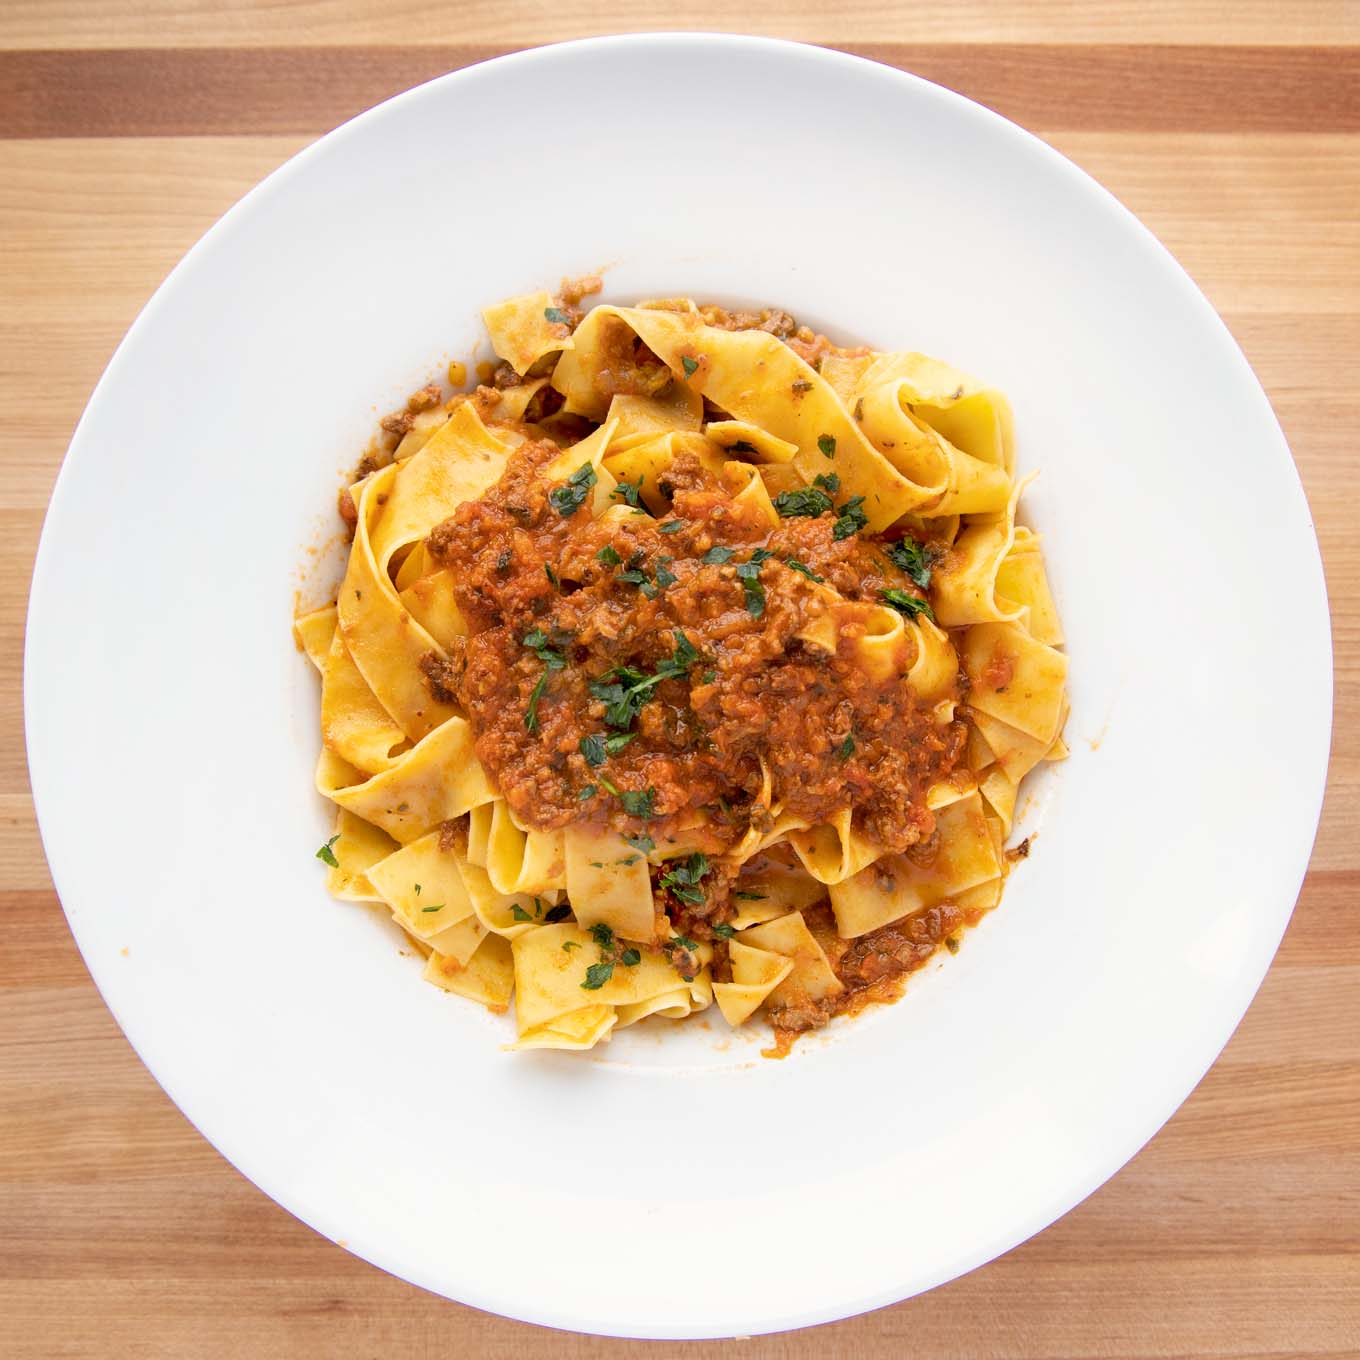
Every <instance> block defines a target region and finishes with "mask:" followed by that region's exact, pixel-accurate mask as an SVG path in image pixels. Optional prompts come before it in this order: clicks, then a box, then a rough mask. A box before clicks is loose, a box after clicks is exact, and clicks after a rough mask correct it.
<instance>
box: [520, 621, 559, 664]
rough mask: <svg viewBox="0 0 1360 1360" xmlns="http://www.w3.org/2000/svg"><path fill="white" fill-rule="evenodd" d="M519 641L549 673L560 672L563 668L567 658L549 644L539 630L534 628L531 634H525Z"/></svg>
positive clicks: (546, 636) (546, 637)
mask: <svg viewBox="0 0 1360 1360" xmlns="http://www.w3.org/2000/svg"><path fill="white" fill-rule="evenodd" d="M520 641H521V642H522V643H523V644H524V646H526V647H527V648H528V649H529V650H530V651H531V652H533V654H534V655H535V656H536V657H537V658H538V659H539V660H540V661H541V662H542V663H543V664H544V665H545V666H546V667H547V668H548V669H549V670H550V671H560V670H562V669H564V668H565V666H566V664H567V658H566V657H565V656H563V655H562V653H561V652H560V651H558V650H557V648H556V647H554V646H553V645H552V643H551V642H549V640H548V635H547V634H546V633H545V632H544V631H543V630H542V629H541V628H535V629H534V630H533V631H532V632H529V633H525V635H524V636H523V637H522V638H521V639H520Z"/></svg>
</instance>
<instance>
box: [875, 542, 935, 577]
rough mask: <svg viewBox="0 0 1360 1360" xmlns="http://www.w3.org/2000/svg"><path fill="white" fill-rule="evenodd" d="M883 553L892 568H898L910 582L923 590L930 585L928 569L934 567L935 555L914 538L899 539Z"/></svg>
mask: <svg viewBox="0 0 1360 1360" xmlns="http://www.w3.org/2000/svg"><path fill="white" fill-rule="evenodd" d="M884 551H885V552H886V553H887V554H888V559H889V561H891V562H892V564H893V566H895V567H898V568H900V569H901V570H902V571H904V572H906V574H907V575H908V576H909V577H910V578H911V580H912V582H913V583H914V584H916V585H918V586H920V587H921V589H922V590H924V589H925V588H926V587H927V586H928V585H929V584H930V569H931V568H932V567H933V566H934V565H935V553H934V552H933V551H932V550H931V549H930V548H927V547H925V546H924V545H923V544H921V543H918V542H917V541H916V540H915V539H914V538H899V539H898V540H897V542H896V543H889V544H888V545H887V547H886V548H885V549H884Z"/></svg>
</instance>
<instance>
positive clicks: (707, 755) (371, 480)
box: [295, 280, 1067, 1054]
mask: <svg viewBox="0 0 1360 1360" xmlns="http://www.w3.org/2000/svg"><path fill="white" fill-rule="evenodd" d="M597 288H598V281H595V280H587V281H584V282H582V283H576V284H568V283H564V284H563V287H562V289H561V290H560V292H559V293H558V294H556V295H554V294H549V293H548V292H546V291H545V292H540V293H534V294H530V295H527V296H524V297H516V298H511V299H508V300H507V301H505V302H502V303H500V304H498V305H496V306H494V307H490V308H488V309H487V310H486V312H485V313H484V319H485V322H486V325H487V329H488V332H489V334H490V338H491V343H492V347H493V349H494V351H495V353H496V355H497V356H498V359H499V363H498V364H497V365H496V366H495V367H494V369H493V368H491V367H490V366H485V367H484V369H483V372H482V375H481V376H482V378H483V381H482V382H481V383H480V384H479V385H478V386H477V387H476V388H475V390H473V391H470V392H469V391H459V392H455V393H454V395H453V396H452V397H451V398H447V399H446V395H445V392H444V391H443V390H442V389H441V388H440V387H439V386H438V385H436V384H431V385H430V386H428V387H426V388H423V389H422V390H421V391H420V392H417V393H416V394H414V395H413V396H412V398H411V399H410V401H409V402H408V403H407V405H406V408H405V409H404V410H401V411H398V412H395V413H393V415H391V416H389V417H388V418H387V419H386V420H384V422H383V434H382V436H381V438H380V439H379V440H378V441H375V443H374V445H373V446H372V448H371V449H370V451H369V453H368V454H366V455H365V457H364V460H363V462H362V463H361V465H360V468H359V471H358V474H357V480H355V481H354V483H353V485H352V486H350V487H348V488H347V490H346V491H344V492H342V495H341V512H342V514H343V515H344V517H345V520H346V523H347V524H348V526H349V528H350V529H351V531H352V535H353V541H352V545H351V547H350V549H349V557H348V562H347V566H346V570H345V574H344V578H343V581H342V583H341V585H340V588H339V591H338V594H337V596H336V599H335V601H334V603H333V604H330V605H328V606H327V607H325V608H322V609H318V610H314V611H311V612H308V613H305V614H303V615H301V616H300V617H298V619H297V620H296V622H295V631H296V634H297V638H298V641H299V644H300V646H301V647H302V649H303V650H304V651H305V652H306V654H307V656H308V657H309V658H310V660H311V662H312V664H313V665H314V666H315V668H316V670H317V672H318V673H319V675H320V682H321V753H320V758H319V761H318V764H317V772H316V786H317V788H318V790H319V791H320V792H321V793H322V794H323V795H324V796H325V797H326V798H327V799H329V800H331V802H333V803H334V804H335V823H334V828H333V834H332V835H331V837H330V838H329V840H328V841H327V843H326V845H324V846H323V847H322V848H321V850H320V851H319V852H318V857H319V858H321V859H322V860H323V861H324V862H325V864H326V866H327V874H328V887H329V888H330V891H331V892H332V893H333V894H334V895H335V896H336V897H338V898H341V899H343V900H346V901H354V902H369V903H375V904H378V905H379V906H380V907H381V908H382V909H383V911H384V912H389V913H390V914H391V916H392V918H393V920H394V921H395V922H396V924H397V925H398V926H399V927H400V928H401V930H402V931H404V932H405V934H406V936H407V937H408V938H409V940H410V941H411V942H412V943H413V944H414V946H415V947H416V948H418V949H419V951H420V952H421V953H422V954H423V955H424V957H425V961H426V962H425V973H424V975H425V977H426V979H427V980H429V981H430V982H432V983H434V984H435V985H436V986H438V987H441V988H443V989H444V990H446V991H448V992H452V993H455V994H457V995H459V996H463V997H467V998H470V999H471V1000H473V1001H476V1002H479V1003H481V1004H482V1005H483V1006H486V1007H488V1008H490V1009H491V1010H492V1011H495V1012H506V1011H508V1010H509V1008H510V1006H511V1003H512V1000H513V1004H514V1012H515V1041H514V1044H513V1047H516V1048H520V1049H535V1048H554V1049H588V1048H590V1047H592V1046H593V1045H595V1044H597V1043H600V1042H602V1041H605V1040H607V1039H609V1037H610V1035H611V1034H612V1033H613V1032H614V1031H615V1030H616V1029H622V1028H625V1027H627V1026H628V1025H632V1024H635V1023H637V1022H638V1021H641V1020H644V1019H647V1018H649V1017H654V1016H659V1017H663V1018H665V1019H668V1020H682V1019H684V1018H685V1017H687V1016H690V1015H693V1014H695V1013H696V1012H698V1011H702V1010H705V1009H707V1008H708V1007H710V1006H712V1005H714V1004H715V1003H716V1005H717V1007H718V1009H719V1011H721V1013H722V1015H723V1017H724V1018H725V1020H726V1021H727V1022H728V1023H730V1024H731V1025H734V1026H739V1025H742V1024H745V1023H746V1022H747V1021H748V1020H751V1019H752V1018H753V1017H755V1016H757V1015H758V1014H759V1015H763V1016H765V1017H766V1018H767V1019H768V1020H769V1021H770V1022H771V1023H772V1025H773V1027H774V1032H775V1035H776V1044H775V1046H774V1048H773V1049H771V1050H769V1051H770V1052H771V1053H774V1054H782V1053H784V1052H787V1051H788V1048H789V1046H790V1045H791V1044H792V1042H793V1041H794V1039H795V1038H796V1037H797V1036H798V1035H799V1034H801V1033H803V1032H805V1031H807V1030H809V1029H813V1028H816V1027H818V1026H820V1025H823V1024H825V1023H826V1022H827V1021H828V1020H830V1019H831V1018H833V1017H834V1016H836V1015H839V1014H845V1013H853V1012H855V1011H857V1010H859V1009H860V1008H861V1007H862V1006H863V1005H865V1004H867V1003H869V1002H875V1001H888V1000H892V999H894V998H895V997H896V996H897V995H898V994H900V991H901V989H902V986H903V982H904V979H905V978H906V976H907V975H908V974H909V973H910V972H912V971H913V970H914V969H916V968H919V967H920V966H921V965H922V964H923V963H925V962H926V961H927V960H928V959H929V958H930V957H931V956H932V955H933V954H934V953H935V951H936V950H937V949H939V948H940V947H942V946H945V947H948V948H949V949H950V950H951V951H953V950H955V949H957V947H958V944H959V941H960V939H961V938H962V934H963V932H964V930H965V929H966V927H968V926H971V925H973V924H975V923H976V922H977V921H978V920H979V919H980V918H981V917H982V915H983V914H984V913H986V912H988V911H990V910H991V909H992V908H994V907H995V906H996V905H997V903H998V902H999V901H1000V898H1001V892H1002V887H1003V884H1004V882H1005V879H1006V876H1007V873H1008V870H1009V868H1010V865H1011V863H1012V861H1013V860H1014V859H1015V858H1017V857H1018V855H1019V854H1022V853H1023V852H1024V849H1025V848H1026V847H1025V845H1024V844H1023V843H1022V845H1021V846H1020V847H1018V848H1017V849H1013V850H1011V851H1007V850H1006V849H1005V848H1004V846H1005V842H1006V840H1007V838H1008V837H1009V836H1010V833H1011V829H1012V824H1013V821H1014V819H1015V817H1016V807H1017V800H1018V796H1019V790H1020V786H1021V784H1022V782H1023V781H1024V779H1025V778H1026V776H1027V775H1029V774H1030V772H1031V771H1033V770H1034V769H1035V767H1036V766H1038V765H1039V764H1040V763H1042V762H1045V761H1052V760H1057V759H1060V758H1061V757H1062V756H1063V755H1064V754H1065V747H1064V745H1063V740H1062V730H1063V724H1064V720H1065V718H1066V714H1067V695H1066V680H1067V660H1066V657H1065V655H1064V653H1063V652H1062V650H1061V647H1062V643H1063V637H1062V629H1061V625H1060V623H1059V621H1058V614H1057V610H1056V608H1055V606H1054V600H1053V596H1052V593H1051V592H1050V589H1049V584H1048V579H1047V576H1046V573H1045V569H1044V561H1043V554H1042V551H1041V544H1040V539H1039V535H1038V534H1037V533H1035V532H1034V531H1033V530H1032V529H1030V528H1027V527H1025V526H1024V525H1022V524H1019V523H1017V519H1016V515H1017V510H1018V507H1019V501H1020V496H1021V494H1022V491H1023V489H1024V487H1025V485H1026V484H1027V479H1025V478H1018V477H1017V476H1016V472H1015V465H1014V436H1013V431H1012V419H1011V411H1010V406H1009V404H1008V403H1007V401H1006V398H1005V397H1004V396H1003V395H1002V394H1001V393H1000V392H999V391H997V390H996V389H995V388H991V387H988V386H987V385H986V384H985V383H982V382H980V381H978V380H976V379H974V378H972V377H970V376H968V375H967V374H966V373H962V372H960V371H958V370H957V369H954V368H952V367H950V366H949V365H948V364H945V363H942V362H940V361H939V360H936V359H932V358H928V357H926V356H925V355H922V354H916V353H909V352H891V353H887V352H875V351H871V350H869V349H866V348H862V347H861V348H845V347H840V346H836V345H833V344H831V343H830V342H829V341H827V340H826V338H825V337H823V336H820V335H815V334H814V333H813V332H811V331H810V330H808V329H807V328H806V327H800V326H798V325H797V324H796V323H795V322H794V321H793V320H792V318H790V317H788V316H787V315H786V314H785V313H783V312H780V311H777V310H770V309H766V310H763V311H760V312H729V311H726V310H724V309H722V308H718V307H701V306H698V305H696V304H695V303H694V302H692V301H689V300H687V299H680V300H662V301H654V302H644V303H642V304H640V305H639V306H636V307H616V306H607V305H596V306H593V307H589V308H588V309H587V308H586V306H585V305H584V299H585V298H586V297H587V296H588V294H589V293H590V292H592V291H595V290H596V289H597Z"/></svg>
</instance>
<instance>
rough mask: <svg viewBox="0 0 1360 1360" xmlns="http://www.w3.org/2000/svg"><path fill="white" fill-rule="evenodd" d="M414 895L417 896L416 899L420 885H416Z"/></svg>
mask: <svg viewBox="0 0 1360 1360" xmlns="http://www.w3.org/2000/svg"><path fill="white" fill-rule="evenodd" d="M415 893H416V896H417V897H419V896H420V884H419V883H417V884H416V887H415Z"/></svg>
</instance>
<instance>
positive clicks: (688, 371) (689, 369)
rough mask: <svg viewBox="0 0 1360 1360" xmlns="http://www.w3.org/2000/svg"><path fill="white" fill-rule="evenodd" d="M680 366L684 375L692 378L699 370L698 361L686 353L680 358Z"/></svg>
mask: <svg viewBox="0 0 1360 1360" xmlns="http://www.w3.org/2000/svg"><path fill="white" fill-rule="evenodd" d="M680 367H681V368H683V369H684V370H685V377H687V378H692V377H693V376H694V375H695V374H696V373H697V372H698V371H699V361H698V360H697V359H691V358H690V357H689V355H688V354H686V355H685V356H684V358H682V359H681V360H680Z"/></svg>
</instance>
